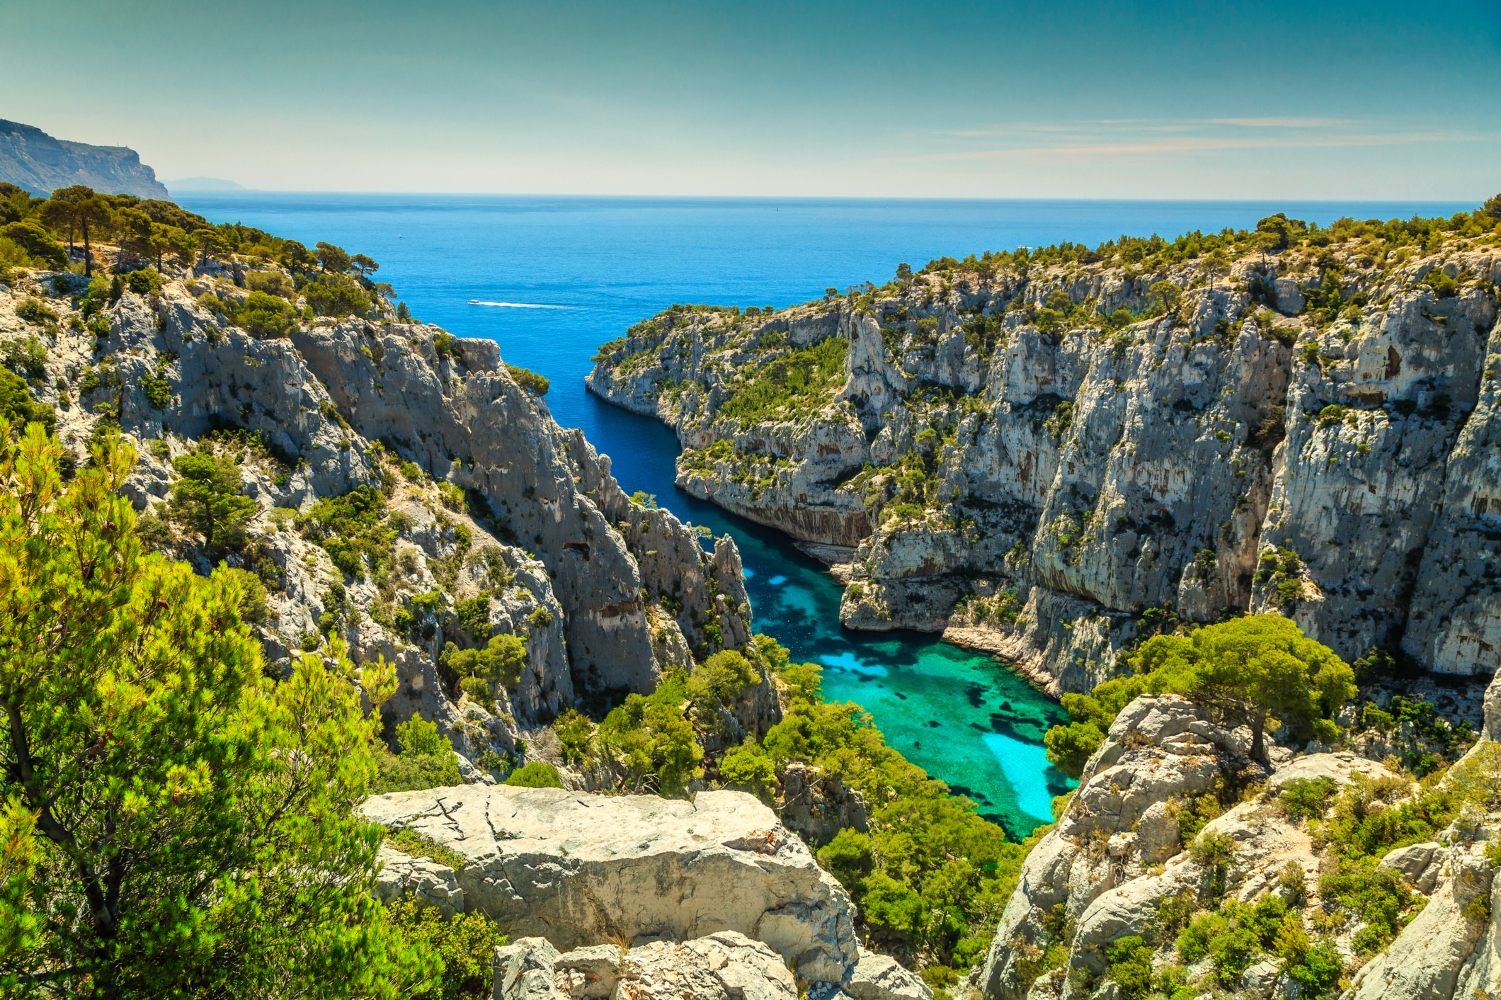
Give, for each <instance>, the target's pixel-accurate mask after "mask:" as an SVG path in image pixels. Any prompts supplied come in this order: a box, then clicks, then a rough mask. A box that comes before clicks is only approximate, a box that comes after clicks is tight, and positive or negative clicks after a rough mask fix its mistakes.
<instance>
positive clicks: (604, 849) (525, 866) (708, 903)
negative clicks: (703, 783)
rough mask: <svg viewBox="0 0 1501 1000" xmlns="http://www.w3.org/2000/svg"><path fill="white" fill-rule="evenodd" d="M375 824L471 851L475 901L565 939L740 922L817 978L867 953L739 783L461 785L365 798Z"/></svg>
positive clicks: (834, 885) (520, 933) (662, 934)
mask: <svg viewBox="0 0 1501 1000" xmlns="http://www.w3.org/2000/svg"><path fill="white" fill-rule="evenodd" d="M364 811H365V814H366V815H367V816H369V817H370V818H371V819H373V820H376V821H377V822H380V823H383V824H385V825H386V826H389V827H393V828H407V829H411V830H414V831H416V832H418V833H420V834H423V835H424V836H426V837H430V838H431V839H433V840H435V841H437V842H438V843H440V844H442V845H444V846H445V847H448V848H451V849H452V850H454V851H456V852H458V853H459V854H461V855H463V856H464V858H465V861H466V863H465V865H464V867H463V869H462V870H461V871H460V872H459V873H458V884H459V887H460V888H462V890H463V899H464V905H465V908H466V909H467V910H470V911H473V910H479V911H482V912H484V913H485V914H487V915H488V916H490V917H491V918H492V919H493V920H495V921H496V923H498V924H500V925H501V926H502V927H504V928H505V929H506V931H507V933H509V934H510V935H511V937H512V939H513V940H515V939H517V938H521V937H528V936H536V937H544V938H546V939H547V940H548V941H551V942H552V943H553V944H554V945H555V946H557V947H558V948H562V949H572V948H577V947H580V946H584V945H595V944H603V943H607V942H610V941H620V940H626V941H647V940H652V939H662V940H672V941H688V940H691V939H695V938H701V937H705V936H708V935H711V934H714V933H717V932H719V931H738V932H739V933H742V934H745V935H746V936H747V937H749V938H751V939H753V940H757V941H763V942H765V943H766V944H767V945H769V946H770V947H771V948H772V949H773V950H774V951H776V952H777V953H778V954H779V955H780V956H781V957H782V958H783V959H784V960H786V961H789V962H792V963H793V964H794V966H795V967H796V968H797V971H798V975H799V976H800V977H802V978H804V979H808V980H810V981H834V982H838V981H840V980H842V979H844V978H845V976H846V974H847V973H849V972H850V971H851V970H852V969H853V968H854V967H855V965H856V964H857V963H858V962H859V959H860V953H859V945H858V943H857V941H856V939H855V933H854V921H853V908H852V906H851V904H850V901H849V897H848V896H847V895H846V894H845V892H844V889H843V888H842V887H841V886H840V885H839V883H838V882H836V881H834V879H833V878H832V877H830V876H829V875H828V874H827V873H825V872H824V871H823V870H822V869H820V868H819V867H818V864H817V862H815V861H814V860H813V856H812V855H811V854H810V853H809V851H808V848H807V847H806V846H805V845H804V844H803V842H802V841H801V840H799V839H798V838H797V836H796V835H794V834H792V833H789V832H788V831H787V830H786V829H784V828H783V827H782V826H781V825H779V824H778V823H777V820H776V816H775V815H774V814H773V813H772V812H771V810H770V809H768V808H766V806H764V805H762V804H761V803H760V802H759V801H758V800H757V799H755V798H754V797H752V796H750V795H747V794H745V793H743V792H728V791H717V792H702V793H700V794H699V795H698V796H697V797H696V798H695V800H694V801H692V802H689V801H687V800H684V799H664V798H659V797H657V796H654V795H590V794H587V793H583V792H572V791H566V790H563V789H557V788H513V787H510V786H506V785H497V786H476V785H460V786H455V787H451V788H430V789H424V790H422V791H415V792H394V793H392V794H389V795H380V796H376V797H373V798H371V799H369V800H367V801H366V803H365V805H364Z"/></svg>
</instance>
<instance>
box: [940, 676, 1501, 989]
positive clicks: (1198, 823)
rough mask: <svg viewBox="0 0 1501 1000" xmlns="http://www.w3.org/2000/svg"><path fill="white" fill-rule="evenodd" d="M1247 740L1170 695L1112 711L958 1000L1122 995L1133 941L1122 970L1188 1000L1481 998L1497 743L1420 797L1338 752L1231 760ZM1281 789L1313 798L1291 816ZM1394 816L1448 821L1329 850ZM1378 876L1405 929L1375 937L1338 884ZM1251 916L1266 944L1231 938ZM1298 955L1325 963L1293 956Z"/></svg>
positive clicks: (1490, 911) (1497, 921) (1490, 915)
mask: <svg viewBox="0 0 1501 1000" xmlns="http://www.w3.org/2000/svg"><path fill="white" fill-rule="evenodd" d="M1244 737H1245V731H1244V730H1239V731H1236V732H1224V731H1222V730H1220V729H1218V728H1216V727H1214V726H1212V725H1210V724H1209V723H1208V722H1206V721H1205V719H1204V717H1203V715H1202V714H1201V713H1200V712H1199V710H1197V709H1196V708H1195V707H1194V706H1193V705H1191V704H1190V703H1188V702H1187V701H1184V700H1182V699H1178V698H1172V697H1168V698H1160V699H1159V698H1140V699H1137V700H1136V701H1134V702H1132V703H1131V704H1130V705H1128V706H1127V707H1126V709H1125V710H1124V711H1123V712H1122V713H1121V714H1120V716H1119V717H1117V719H1116V720H1115V722H1114V724H1113V725H1112V726H1111V728H1110V732H1109V735H1108V737H1107V739H1106V741H1105V744H1104V745H1103V746H1102V747H1101V748H1100V750H1099V751H1098V752H1097V753H1096V754H1095V756H1094V757H1093V758H1092V759H1091V760H1090V762H1089V764H1088V765H1087V766H1086V768H1085V770H1084V775H1083V778H1082V780H1081V782H1080V785H1079V788H1078V790H1077V791H1076V792H1075V793H1074V795H1073V797H1072V798H1071V800H1070V801H1069V803H1068V805H1067V807H1066V809H1065V810H1064V812H1063V815H1062V817H1061V818H1060V821H1059V823H1058V825H1057V827H1055V828H1054V829H1053V830H1051V831H1050V832H1049V833H1047V835H1046V836H1044V837H1043V838H1042V840H1041V841H1040V842H1039V843H1038V844H1037V846H1036V847H1035V848H1034V849H1033V850H1032V852H1031V853H1030V854H1029V855H1028V857H1027V860H1026V863H1025V866H1024V867H1023V870H1022V874H1021V879H1020V882H1019V884H1018V885H1017V888H1016V891H1015V892H1014V893H1013V894H1012V896H1011V899H1010V901H1009V902H1008V903H1007V905H1006V908H1005V911H1004V913H1003V914H1002V916H1001V920H1000V924H999V926H998V928H997V933H996V937H995V939H994V941H993V943H992V945H991V949H990V953H989V956H988V958H987V960H986V963H985V965H984V967H983V969H980V970H978V971H977V972H976V974H975V975H974V976H973V977H972V981H971V984H970V986H971V989H972V990H973V993H970V994H969V995H970V996H973V995H975V994H978V995H980V996H982V997H984V998H986V1000H1023V998H1026V1000H1067V998H1072V997H1085V996H1093V997H1104V996H1121V995H1123V994H1122V992H1121V988H1120V984H1122V983H1125V982H1128V981H1129V982H1135V980H1132V979H1131V976H1132V975H1133V972H1132V967H1131V965H1130V963H1131V961H1132V959H1131V958H1129V957H1127V956H1126V955H1123V954H1122V952H1121V951H1120V942H1121V941H1122V940H1123V939H1127V940H1129V939H1132V938H1134V939H1135V941H1136V942H1137V944H1136V945H1135V946H1134V947H1135V948H1136V949H1141V950H1139V951H1136V952H1135V956H1136V958H1135V961H1138V962H1142V963H1147V962H1149V963H1150V967H1151V968H1152V969H1153V971H1154V975H1155V976H1156V977H1157V980H1158V981H1159V982H1163V983H1166V982H1169V981H1176V982H1178V983H1180V984H1185V992H1183V993H1182V994H1181V995H1184V996H1198V995H1201V994H1202V995H1213V996H1222V995H1227V994H1228V995H1232V996H1236V997H1269V996H1279V997H1291V996H1311V995H1333V994H1334V992H1336V991H1337V988H1338V986H1339V984H1341V983H1342V984H1344V985H1346V986H1353V989H1352V990H1351V992H1348V993H1345V994H1344V995H1345V996H1347V997H1349V996H1354V997H1356V998H1360V1000H1364V998H1371V1000H1375V998H1377V997H1384V998H1405V1000H1414V998H1418V997H1424V998H1432V1000H1461V998H1464V1000H1469V998H1471V997H1476V996H1482V995H1494V992H1495V990H1496V989H1497V987H1498V986H1501V963H1498V961H1497V954H1498V953H1497V951H1496V947H1497V941H1498V939H1501V908H1496V907H1494V906H1493V905H1491V899H1492V896H1493V895H1494V894H1496V893H1497V892H1498V891H1501V880H1497V879H1495V878H1494V872H1493V866H1492V863H1491V861H1489V860H1487V858H1488V857H1489V856H1492V855H1493V854H1494V847H1491V848H1489V849H1488V848H1487V842H1488V841H1494V839H1495V837H1496V836H1497V833H1498V830H1501V827H1498V820H1501V812H1497V809H1498V807H1501V798H1498V797H1497V792H1496V774H1497V767H1498V764H1501V748H1498V745H1497V744H1496V743H1494V742H1491V741H1489V740H1484V739H1482V740H1481V741H1480V742H1479V743H1477V744H1476V746H1475V747H1474V748H1473V749H1472V750H1471V752H1470V754H1469V755H1468V756H1467V757H1466V758H1465V759H1464V760H1462V761H1461V762H1460V763H1458V764H1456V765H1455V766H1454V768H1453V769H1452V770H1451V771H1450V772H1449V774H1448V775H1447V776H1446V777H1445V778H1444V780H1443V782H1442V783H1441V784H1440V786H1439V789H1438V791H1437V793H1436V794H1435V793H1433V792H1428V791H1426V790H1423V789H1420V788H1419V787H1418V786H1417V785H1416V784H1415V783H1413V782H1412V781H1411V780H1410V779H1408V778H1402V777H1399V776H1397V775H1394V774H1392V773H1390V772H1388V771H1387V770H1386V769H1385V768H1384V767H1383V766H1382V765H1381V764H1378V763H1375V762H1372V761H1370V760H1366V759H1363V758H1361V757H1358V756H1355V755H1353V754H1348V753H1319V754H1310V755H1307V756H1302V757H1293V756H1292V755H1291V754H1289V753H1288V752H1287V751H1286V750H1280V749H1278V750H1276V751H1274V752H1273V755H1272V759H1273V762H1274V764H1275V765H1276V766H1275V769H1274V770H1272V771H1270V773H1268V772H1267V771H1266V770H1265V769H1263V768H1260V767H1258V766H1256V765H1252V764H1250V763H1249V762H1248V761H1247V760H1246V759H1245V753H1244V752H1245V742H1244ZM1445 786H1448V789H1447V792H1446V788H1445ZM1289 790H1292V792H1293V794H1296V793H1297V792H1303V793H1304V794H1307V793H1308V792H1309V791H1313V792H1314V793H1315V794H1314V796H1313V800H1312V801H1306V800H1305V801H1304V803H1303V804H1302V805H1301V807H1299V806H1298V805H1297V803H1298V801H1299V800H1296V799H1292V800H1290V799H1288V798H1287V797H1286V793H1288V791H1289ZM1424 796H1427V797H1426V798H1425V797H1424ZM1405 803H1412V804H1413V805H1412V806H1411V807H1410V810H1411V811H1410V812H1408V813H1405V815H1412V814H1417V815H1427V816H1428V817H1429V818H1430V819H1438V817H1439V815H1440V814H1441V815H1445V816H1453V817H1454V818H1453V820H1452V822H1448V821H1447V820H1440V822H1447V826H1446V827H1445V828H1444V829H1442V830H1441V831H1440V830H1435V831H1433V833H1434V834H1436V836H1434V837H1433V839H1431V840H1427V841H1422V842H1419V843H1411V841H1413V840H1420V841H1421V837H1419V836H1415V835H1413V831H1404V832H1405V833H1406V834H1407V835H1406V837H1405V838H1403V837H1402V836H1401V835H1400V834H1397V833H1392V834H1388V835H1387V837H1388V842H1389V841H1390V840H1391V839H1397V842H1398V844H1399V845H1400V846H1397V847H1396V848H1395V849H1394V850H1393V849H1387V848H1385V847H1378V848H1377V853H1376V854H1375V856H1374V857H1369V858H1366V859H1363V860H1362V859H1358V852H1356V846H1357V842H1356V841H1351V840H1348V839H1345V840H1340V834H1339V833H1338V832H1337V828H1336V826H1335V824H1336V823H1337V822H1340V821H1344V822H1348V821H1349V817H1350V816H1351V815H1355V816H1356V817H1357V818H1358V817H1360V816H1361V815H1365V814H1368V815H1371V816H1375V815H1377V814H1379V813H1380V812H1381V811H1382V810H1383V809H1402V808H1404V804H1405ZM1435 803H1443V804H1442V805H1435ZM1352 809H1353V810H1354V811H1353V813H1352ZM1206 820H1207V821H1206ZM1196 828H1197V829H1196ZM1415 829H1418V830H1421V829H1422V827H1421V826H1420V825H1415ZM1331 841H1336V842H1334V843H1331ZM1352 852H1354V853H1356V854H1357V858H1356V859H1352V857H1351V854H1352ZM1378 862H1379V864H1378ZM1378 869H1385V870H1386V871H1388V872H1390V873H1392V874H1391V875H1388V876H1386V878H1387V879H1388V884H1389V885H1390V886H1391V888H1390V890H1389V892H1390V897H1389V899H1390V904H1389V905H1391V906H1392V907H1393V917H1394V918H1395V917H1400V918H1401V919H1395V920H1391V921H1389V923H1388V924H1387V925H1380V924H1379V922H1378V918H1377V917H1376V916H1374V914H1375V911H1374V910H1369V909H1367V910H1364V911H1363V910H1362V909H1361V907H1360V905H1358V904H1357V903H1355V902H1354V901H1353V899H1352V897H1350V896H1349V895H1347V893H1349V892H1350V888H1349V886H1350V884H1351V883H1350V879H1351V878H1352V873H1360V872H1366V871H1372V870H1378ZM1355 877H1356V878H1357V880H1358V878H1359V876H1355ZM1253 914H1254V916H1253ZM1257 919H1260V920H1263V921H1267V922H1270V923H1271V926H1272V929H1273V930H1274V931H1276V933H1277V936H1276V939H1275V941H1273V940H1272V935H1271V934H1270V933H1266V932H1263V935H1262V939H1260V940H1258V938H1257V937H1256V936H1255V933H1254V932H1252V933H1250V934H1248V933H1247V932H1246V931H1245V930H1244V929H1241V928H1243V927H1245V926H1248V925H1249V924H1250V923H1252V922H1254V921H1255V920H1257ZM1407 920H1411V923H1407V924H1406V926H1405V927H1403V923H1404V922H1405V921H1407ZM1185 928H1188V930H1185ZM1194 928H1198V930H1195V929H1194ZM1279 928H1280V929H1279ZM1394 932H1397V933H1395V940H1391V938H1392V935H1393V933H1394ZM1204 933H1208V934H1211V935H1214V936H1224V935H1233V934H1237V933H1238V934H1240V935H1241V939H1240V944H1239V945H1236V946H1234V947H1233V948H1231V949H1226V948H1223V947H1220V948H1215V947H1211V948H1210V949H1209V950H1208V953H1207V954H1206V953H1205V952H1204V950H1202V949H1199V948H1198V947H1197V940H1198V938H1197V937H1196V936H1197V935H1201V934H1204ZM1314 941H1318V942H1319V944H1318V948H1321V949H1323V952H1322V955H1323V956H1324V958H1323V960H1322V964H1320V963H1319V962H1313V963H1310V962H1309V959H1308V958H1307V956H1308V955H1309V954H1311V953H1312V952H1311V950H1310V946H1311V943H1312V942H1314ZM1292 942H1297V944H1296V945H1294V944H1292ZM1388 942H1389V943H1388ZM1236 949H1238V950H1236ZM1232 951H1233V953H1234V954H1233V957H1232ZM1188 986H1191V987H1192V989H1187V987H1188ZM1222 991H1223V992H1222ZM1477 991H1484V992H1477ZM1165 992H1168V993H1172V989H1168V990H1166V991H1165ZM1174 995H1177V994H1174Z"/></svg>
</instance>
